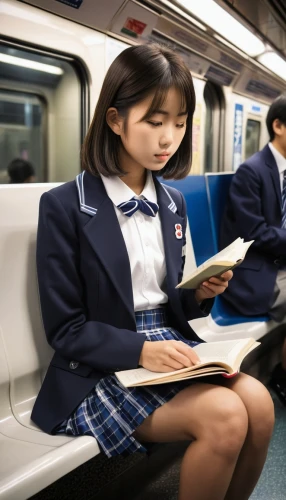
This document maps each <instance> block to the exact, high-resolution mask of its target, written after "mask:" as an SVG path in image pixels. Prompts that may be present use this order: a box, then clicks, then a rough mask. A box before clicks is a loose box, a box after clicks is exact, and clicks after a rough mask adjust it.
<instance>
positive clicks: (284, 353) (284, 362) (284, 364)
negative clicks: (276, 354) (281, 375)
mask: <svg viewBox="0 0 286 500" xmlns="http://www.w3.org/2000/svg"><path fill="white" fill-rule="evenodd" d="M281 363H282V368H283V370H286V339H285V340H284V344H283V347H282V361H281Z"/></svg>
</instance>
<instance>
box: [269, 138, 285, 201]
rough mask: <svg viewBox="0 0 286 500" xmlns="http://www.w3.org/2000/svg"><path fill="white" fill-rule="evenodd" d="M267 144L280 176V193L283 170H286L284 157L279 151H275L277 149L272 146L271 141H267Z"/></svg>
mask: <svg viewBox="0 0 286 500" xmlns="http://www.w3.org/2000/svg"><path fill="white" fill-rule="evenodd" d="M268 146H269V149H270V151H271V153H272V154H273V156H274V159H275V161H276V165H277V168H278V172H279V178H280V186H281V193H282V190H283V178H284V171H285V170H286V158H284V156H283V155H282V154H281V153H279V151H277V149H276V148H275V147H274V146H273V144H272V142H269V143H268Z"/></svg>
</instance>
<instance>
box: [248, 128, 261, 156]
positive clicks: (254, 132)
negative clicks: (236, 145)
mask: <svg viewBox="0 0 286 500" xmlns="http://www.w3.org/2000/svg"><path fill="white" fill-rule="evenodd" d="M259 140H260V122H259V121H257V120H251V119H248V120H247V123H246V137H245V158H249V157H250V156H252V155H253V154H254V153H257V151H259Z"/></svg>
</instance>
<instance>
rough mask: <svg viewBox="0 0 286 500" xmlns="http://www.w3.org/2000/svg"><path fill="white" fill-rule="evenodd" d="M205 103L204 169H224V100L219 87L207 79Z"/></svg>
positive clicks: (213, 170) (215, 170) (211, 170)
mask: <svg viewBox="0 0 286 500" xmlns="http://www.w3.org/2000/svg"><path fill="white" fill-rule="evenodd" d="M204 100H205V105H206V115H205V150H204V171H205V172H220V171H223V170H224V120H225V100H224V95H223V91H222V89H221V87H219V86H218V85H216V84H214V83H212V82H210V81H207V82H206V85H205V88H204Z"/></svg>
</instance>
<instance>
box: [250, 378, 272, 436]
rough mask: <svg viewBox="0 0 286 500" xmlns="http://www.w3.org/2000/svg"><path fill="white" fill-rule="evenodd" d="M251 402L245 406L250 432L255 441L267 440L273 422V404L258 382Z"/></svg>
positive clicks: (270, 433) (266, 391)
mask: <svg viewBox="0 0 286 500" xmlns="http://www.w3.org/2000/svg"><path fill="white" fill-rule="evenodd" d="M258 384H259V385H257V390H256V394H255V398H254V401H253V404H252V405H250V406H249V407H247V411H248V414H249V421H250V424H251V430H252V433H253V434H254V435H255V436H256V437H257V442H258V443H262V442H263V441H265V440H267V441H268V440H269V439H270V437H271V435H272V431H273V427H274V422H275V414H274V404H273V401H272V398H271V396H270V394H269V392H268V390H267V389H266V388H265V387H264V386H263V385H262V384H260V383H259V382H258Z"/></svg>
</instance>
